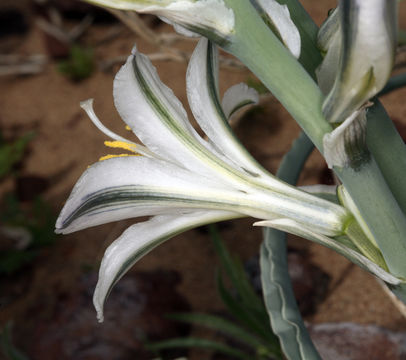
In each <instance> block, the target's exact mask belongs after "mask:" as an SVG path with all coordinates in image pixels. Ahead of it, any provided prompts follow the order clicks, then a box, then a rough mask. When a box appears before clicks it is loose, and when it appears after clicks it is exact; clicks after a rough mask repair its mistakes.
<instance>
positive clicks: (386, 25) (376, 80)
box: [323, 0, 397, 123]
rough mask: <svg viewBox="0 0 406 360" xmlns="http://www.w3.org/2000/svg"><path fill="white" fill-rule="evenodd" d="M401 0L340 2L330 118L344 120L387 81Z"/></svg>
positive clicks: (328, 108)
mask: <svg viewBox="0 0 406 360" xmlns="http://www.w3.org/2000/svg"><path fill="white" fill-rule="evenodd" d="M396 9H397V0H369V1H364V0H351V1H350V0H345V1H341V2H340V5H339V15H340V21H341V24H340V28H341V32H342V46H341V49H340V52H341V56H340V64H339V69H338V72H337V75H336V79H335V83H334V86H333V88H332V90H331V92H330V93H329V95H328V97H327V99H326V100H325V102H324V103H323V113H324V115H325V116H326V118H327V120H328V121H330V122H332V123H334V122H343V121H344V120H345V119H346V118H347V117H348V116H349V115H350V114H351V113H352V112H353V111H355V110H357V109H358V108H359V107H360V106H361V105H362V104H363V103H365V102H366V101H367V100H368V99H370V98H371V97H373V96H374V95H375V94H377V93H378V92H379V91H380V90H381V89H382V88H383V87H384V86H385V84H386V82H387V80H388V78H389V76H390V73H391V70H392V66H393V61H394V56H395V50H396V32H397V14H396Z"/></svg>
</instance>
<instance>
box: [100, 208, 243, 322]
mask: <svg viewBox="0 0 406 360" xmlns="http://www.w3.org/2000/svg"><path fill="white" fill-rule="evenodd" d="M238 216H239V215H236V214H234V213H228V212H221V211H212V212H194V213H190V214H183V215H182V216H173V215H166V216H164V215H163V216H156V217H154V218H152V219H150V220H149V221H146V222H142V223H138V224H135V225H133V226H131V227H129V228H128V229H127V230H126V231H125V232H124V233H123V234H122V235H121V236H120V237H119V238H118V239H117V240H115V241H114V242H113V243H112V244H111V245H110V246H109V247H108V249H107V250H106V252H105V254H104V257H103V260H102V263H101V266H100V270H99V280H98V282H97V285H96V290H95V292H94V296H93V303H94V306H95V308H96V311H97V317H98V319H99V321H103V309H104V303H105V301H106V298H107V297H108V295H109V293H110V291H111V289H112V288H113V286H114V285H115V284H116V283H117V281H119V280H120V278H121V277H122V276H123V275H124V274H125V273H126V272H127V271H128V270H129V269H130V268H131V267H132V266H133V265H134V264H135V263H136V262H137V261H138V260H139V259H141V258H142V257H143V256H144V255H146V254H147V253H148V252H150V251H151V250H153V249H154V248H155V247H157V246H158V245H160V244H162V243H163V242H164V241H166V240H168V239H170V238H171V237H173V236H175V235H177V234H180V233H182V232H184V231H186V230H189V229H192V228H194V227H197V226H200V225H204V224H208V223H212V222H216V221H222V220H227V219H232V218H236V217H238Z"/></svg>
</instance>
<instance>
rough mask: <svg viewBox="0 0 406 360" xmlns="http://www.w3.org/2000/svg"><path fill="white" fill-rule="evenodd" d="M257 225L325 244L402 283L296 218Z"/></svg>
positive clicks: (365, 268) (390, 279) (375, 271)
mask: <svg viewBox="0 0 406 360" xmlns="http://www.w3.org/2000/svg"><path fill="white" fill-rule="evenodd" d="M254 225H255V226H268V227H272V228H274V229H277V230H281V231H285V232H288V233H291V234H294V235H297V236H301V237H304V238H306V239H308V240H311V241H314V242H316V243H318V244H321V245H324V246H326V247H328V248H330V249H332V250H334V251H336V252H338V253H339V254H341V255H343V256H344V257H346V258H347V259H348V260H350V261H352V262H353V263H354V264H356V265H358V266H360V267H361V268H363V269H364V270H367V271H369V272H370V273H372V274H373V275H375V276H377V277H378V278H380V279H382V280H383V281H385V282H387V283H389V284H393V285H397V284H400V283H401V280H400V279H398V278H397V277H395V276H393V275H392V274H390V273H388V272H387V271H385V270H383V269H382V268H381V267H379V266H378V265H376V264H375V263H374V262H372V261H371V260H369V259H368V258H366V257H365V256H363V255H361V254H360V253H359V252H357V251H355V250H353V249H351V248H349V247H347V246H345V245H343V244H341V243H339V242H338V241H336V240H334V239H331V238H329V237H327V236H324V235H321V234H319V233H316V232H314V231H313V230H312V229H310V228H307V227H305V226H303V225H302V224H299V223H297V222H296V221H294V220H289V219H275V220H269V221H259V222H256V223H255V224H254Z"/></svg>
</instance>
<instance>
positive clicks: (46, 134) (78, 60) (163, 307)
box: [0, 0, 406, 360]
mask: <svg viewBox="0 0 406 360" xmlns="http://www.w3.org/2000/svg"><path fill="white" fill-rule="evenodd" d="M303 4H304V6H305V7H306V8H307V9H308V11H309V12H310V13H311V15H312V16H313V18H314V20H315V22H316V23H317V24H319V25H320V24H321V23H322V21H323V19H324V18H325V17H326V15H327V12H328V10H329V9H331V8H332V7H334V6H335V1H331V0H328V1H327V0H326V1H323V2H320V1H316V0H306V1H303ZM405 5H406V3H405V2H401V5H400V27H401V28H404V29H406V6H405ZM118 18H120V19H121V20H119V19H118ZM134 43H136V44H137V47H138V49H139V50H140V51H141V52H143V53H145V54H149V55H150V56H151V58H152V59H153V62H154V64H155V66H157V68H158V72H159V74H160V76H161V79H162V81H163V82H164V83H166V84H167V85H168V86H169V87H170V88H172V89H173V90H174V92H175V94H176V95H177V96H178V97H179V98H180V100H181V101H182V103H183V104H184V106H185V107H186V108H187V109H188V106H187V99H186V94H185V71H186V66H187V59H188V58H189V56H190V53H191V51H192V50H193V48H194V45H195V40H193V39H185V38H183V37H181V36H179V35H176V34H175V33H174V32H173V30H172V28H171V27H170V26H168V25H166V24H164V23H162V22H160V21H159V20H158V19H157V18H155V17H152V16H142V17H137V16H134V15H131V14H126V13H117V12H116V13H114V14H113V13H111V12H107V11H105V10H102V9H99V8H95V7H93V6H91V5H87V4H85V3H83V2H80V1H76V0H19V1H12V0H2V1H1V2H0V330H1V334H2V335H1V344H2V348H1V350H0V359H32V360H39V359H41V360H53V359H59V360H65V359H66V360H68V359H69V360H72V359H74V360H93V359H94V360H98V359H100V360H104V359H106V360H107V359H120V360H126V359H152V358H158V357H162V358H164V359H174V358H176V357H180V356H186V357H187V358H188V359H194V360H198V359H234V358H236V357H235V355H232V354H227V353H225V352H224V351H219V349H217V351H216V350H213V348H212V349H211V350H210V349H202V348H197V347H191V348H187V349H186V348H183V349H172V350H165V351H158V350H157V349H156V348H155V349H152V348H151V347H149V348H148V346H145V345H146V344H150V343H153V342H157V341H163V340H167V339H171V338H184V337H188V336H193V337H194V338H199V339H200V338H204V339H208V340H212V341H215V342H221V343H222V344H225V346H231V347H234V348H237V349H239V348H240V349H242V351H243V352H244V351H245V353H246V354H250V350H249V349H247V348H246V347H244V344H243V341H241V339H238V336H237V337H236V338H235V337H234V339H230V338H229V337H227V336H225V337H224V336H223V334H221V331H219V330H218V329H214V330H213V329H211V330H210V329H208V328H210V327H215V326H199V324H192V323H191V321H174V320H173V319H169V318H168V316H167V314H171V313H179V312H182V313H185V312H186V313H196V312H199V313H204V314H211V315H213V314H215V315H216V316H219V317H223V318H225V319H228V320H229V321H231V322H233V323H238V319H236V317H237V318H238V314H237V316H236V314H232V312H230V309H229V306H227V304H225V303H224V296H223V297H222V296H221V294H219V291H218V284H217V285H216V276H217V277H218V273H219V271H221V268H222V263H224V258H223V259H222V257H221V254H220V255H219V251H218V250H217V251H216V247H215V246H213V241H212V240H213V237H216V236H214V235H213V234H216V235H219V236H220V237H221V239H222V240H221V244H223V245H224V246H225V248H226V249H228V252H229V253H231V256H232V257H233V258H235V259H239V260H238V263H240V264H242V267H243V268H244V269H245V270H246V271H245V274H246V275H245V276H246V277H247V279H248V281H249V282H250V284H251V286H252V287H253V289H254V290H255V291H256V292H257V293H258V296H260V291H261V289H260V281H259V273H258V271H259V270H258V250H259V245H260V243H261V230H260V229H258V228H252V226H251V225H252V223H253V219H243V220H237V221H229V222H225V223H221V224H218V225H217V228H216V229H217V230H214V229H213V228H211V229H208V228H199V229H195V230H192V231H189V232H187V233H184V234H182V235H180V236H177V237H176V238H173V239H171V240H170V241H168V242H167V243H165V244H164V245H162V246H160V247H158V248H157V249H156V250H154V251H153V252H152V253H150V254H148V255H147V256H146V257H144V258H143V259H142V260H141V261H140V262H139V263H138V264H137V265H136V266H135V267H134V268H133V269H132V270H131V271H130V272H129V274H128V275H126V276H125V277H124V278H123V279H122V280H121V281H120V282H119V283H118V285H117V286H116V287H115V289H114V290H113V292H112V294H111V296H110V299H109V300H108V302H107V306H106V310H105V311H106V319H105V322H104V323H103V324H99V323H97V320H96V314H95V311H94V309H93V305H92V293H93V290H94V286H95V284H96V281H97V272H98V267H99V264H100V261H101V258H102V256H103V253H104V250H105V249H106V247H107V246H108V245H109V244H110V243H111V242H112V241H113V240H114V239H115V238H116V237H118V236H119V235H120V234H121V232H122V231H124V230H125V229H126V227H127V226H129V225H130V224H132V223H134V220H131V221H124V222H120V223H113V224H107V225H103V226H99V227H96V228H91V229H87V230H83V231H80V232H78V233H74V234H70V235H66V236H57V235H55V234H54V223H55V220H56V216H57V214H58V212H59V211H60V210H61V208H62V206H63V203H64V201H65V200H66V199H67V197H68V195H69V193H70V191H71V189H72V187H73V185H74V183H75V182H76V180H77V179H78V178H79V176H80V175H81V174H82V172H83V171H84V170H85V169H86V168H87V166H88V165H90V164H92V163H94V162H96V161H97V160H98V159H99V158H100V157H101V156H103V155H105V154H107V149H106V148H105V147H104V146H103V141H104V140H106V139H105V136H104V135H103V134H102V133H101V132H100V131H99V130H98V129H96V128H95V126H94V125H93V124H92V123H91V121H90V120H89V119H88V118H87V116H86V114H85V113H84V112H83V111H82V110H81V109H80V107H79V102H80V101H83V100H86V99H88V98H94V99H95V111H96V113H97V114H98V116H99V117H100V119H101V120H102V122H103V123H104V124H105V125H106V126H107V127H108V128H110V129H112V130H113V131H115V132H116V133H119V134H121V135H122V136H125V137H127V138H130V137H131V136H133V135H132V134H131V133H129V132H128V131H126V130H125V124H124V123H123V122H122V121H121V119H120V118H119V116H118V114H117V112H116V111H115V108H114V105H113V97H112V83H113V79H114V75H115V73H116V71H117V70H118V69H119V67H120V65H121V64H123V62H124V61H125V58H126V57H127V56H128V54H129V53H130V51H131V48H132V47H133V45H134ZM405 68H406V50H405V44H403V47H400V49H399V52H398V56H397V61H396V67H395V73H399V72H402V71H405ZM239 82H246V83H247V84H249V85H250V86H252V87H255V88H256V89H257V90H258V91H260V93H261V102H260V104H259V106H257V107H255V108H251V109H249V110H247V111H245V112H244V113H240V114H239V116H238V119H236V121H235V123H234V125H233V126H234V128H235V131H236V133H237V135H238V136H239V138H240V139H241V141H242V142H243V143H244V145H245V146H246V147H247V148H248V149H249V151H250V152H251V153H252V154H253V155H254V156H255V157H256V158H257V159H258V160H259V161H260V162H261V163H262V164H263V165H264V166H265V167H266V168H267V169H269V170H270V171H271V172H273V173H275V172H276V170H277V168H278V164H279V162H280V160H281V158H282V156H283V154H284V153H286V151H288V149H289V148H290V145H291V143H292V141H293V140H294V139H295V138H296V137H297V136H298V134H299V132H300V129H299V127H298V126H297V125H296V123H295V122H294V121H293V120H292V119H291V117H290V116H289V114H288V113H287V112H286V111H285V110H284V109H283V108H282V106H281V105H280V104H279V103H278V102H277V101H276V100H275V99H274V98H273V97H272V96H271V95H270V94H269V93H267V92H266V89H264V88H263V86H262V85H261V84H260V82H259V81H258V80H257V79H256V78H255V76H253V75H252V74H251V73H250V72H249V71H248V70H247V69H246V68H245V67H244V66H243V65H242V64H241V63H239V62H238V61H236V60H235V59H233V58H232V57H230V56H229V55H227V54H225V53H221V75H220V89H221V93H224V91H225V90H226V89H227V88H228V87H230V86H232V85H234V84H236V83H239ZM405 98H406V89H400V90H397V91H395V92H393V93H391V94H388V95H385V96H383V97H382V98H381V100H382V102H383V104H384V105H385V107H386V109H387V111H388V112H389V114H390V116H391V118H392V119H393V121H394V122H395V124H396V126H397V127H398V129H399V131H400V133H401V134H402V136H404V137H406V103H405V101H404V99H405ZM189 115H190V112H189ZM190 118H191V119H192V117H191V116H190ZM192 122H193V120H192ZM110 152H111V151H110V150H109V153H110ZM314 183H324V184H333V183H334V179H333V178H332V176H331V174H330V172H329V171H328V169H327V167H326V166H325V163H324V161H323V159H322V157H321V156H320V155H319V154H318V153H317V151H315V152H314V153H313V154H312V155H311V157H310V159H309V161H308V162H307V164H306V167H305V169H304V171H303V173H302V176H301V178H300V184H301V185H307V184H314ZM217 240H219V239H217ZM289 241H290V242H289V264H290V272H291V276H292V278H293V284H294V288H295V294H296V296H297V299H298V302H299V306H300V309H301V311H302V313H303V314H304V316H305V319H306V321H307V322H308V324H309V328H310V329H311V333H312V336H313V338H314V339H315V341H316V344H317V346H318V347H319V348H320V350H321V351H322V354H323V358H326V359H330V358H331V359H341V358H342V359H354V360H355V359H360V360H361V359H380V360H385V359H404V358H405V356H406V352H405V349H406V319H405V316H404V315H405V313H402V311H401V309H399V308H398V307H397V306H396V304H394V303H393V301H392V300H391V299H390V297H389V296H388V295H387V294H386V293H385V292H384V290H383V288H382V287H381V285H380V284H379V283H378V282H377V281H376V280H375V279H374V278H373V277H372V276H370V275H369V274H367V273H365V272H364V271H362V270H361V269H359V268H358V267H356V266H353V265H352V264H350V263H349V262H348V261H346V260H345V259H344V258H343V257H341V256H339V255H337V254H335V253H333V252H332V251H330V250H329V249H326V248H323V247H320V246H318V245H315V244H311V243H309V242H308V241H305V240H302V239H298V238H290V240H289ZM217 249H218V246H217ZM216 274H217V275H216ZM226 275H227V274H225V276H224V278H225V284H226V286H227V288H228V289H229V290H228V291H229V292H230V294H231V295H233V294H234V295H235V294H236V292H235V289H233V284H232V283H230V281H228V280H227V276H226ZM223 295H224V294H223ZM237 295H238V294H237ZM237 298H238V296H237ZM178 320H179V319H178ZM264 321H265V323H267V319H264ZM238 326H239V325H238ZM242 326H243V325H242ZM196 344H197V343H196ZM209 348H210V347H209ZM151 349H152V350H151ZM338 354H341V356H342V357H340V356H339V355H338ZM246 356H247V357H246V358H247V359H250V358H256V357H254V355H252V356H253V357H250V355H246ZM275 358H278V357H277V355H275Z"/></svg>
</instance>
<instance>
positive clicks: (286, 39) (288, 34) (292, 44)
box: [251, 0, 301, 58]
mask: <svg viewBox="0 0 406 360" xmlns="http://www.w3.org/2000/svg"><path fill="white" fill-rule="evenodd" d="M251 2H253V3H254V5H256V6H257V7H259V8H260V9H261V10H262V11H263V12H264V13H265V14H266V16H264V15H263V16H262V17H263V18H265V19H264V20H265V21H266V22H269V23H270V24H269V25H270V27H271V28H272V29H273V30H276V32H277V35H279V36H280V38H281V39H282V42H283V43H284V44H285V46H286V47H287V48H288V49H289V50H290V52H291V53H292V55H293V56H294V57H296V58H299V56H300V50H301V39H300V33H299V30H298V29H297V27H296V25H295V24H294V22H293V21H292V19H291V18H290V12H289V8H288V6H287V5H281V4H279V3H278V2H277V1H275V0H251Z"/></svg>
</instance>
